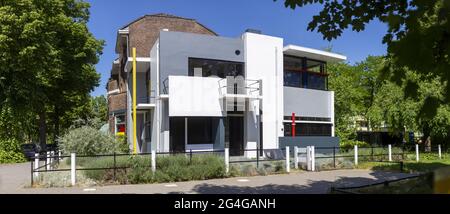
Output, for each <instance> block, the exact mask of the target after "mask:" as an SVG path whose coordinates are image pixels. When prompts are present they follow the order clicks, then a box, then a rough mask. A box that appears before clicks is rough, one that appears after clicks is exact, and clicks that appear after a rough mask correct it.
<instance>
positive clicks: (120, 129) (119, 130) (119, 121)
mask: <svg viewBox="0 0 450 214" xmlns="http://www.w3.org/2000/svg"><path fill="white" fill-rule="evenodd" d="M114 120H115V124H116V125H115V134H119V135H120V134H125V114H116V115H115V118H114Z"/></svg>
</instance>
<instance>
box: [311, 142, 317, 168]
mask: <svg viewBox="0 0 450 214" xmlns="http://www.w3.org/2000/svg"><path fill="white" fill-rule="evenodd" d="M311 170H312V171H313V172H314V171H316V149H315V147H314V146H311Z"/></svg>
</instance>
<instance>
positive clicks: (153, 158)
mask: <svg viewBox="0 0 450 214" xmlns="http://www.w3.org/2000/svg"><path fill="white" fill-rule="evenodd" d="M152 172H153V173H155V172H156V151H155V150H152Z"/></svg>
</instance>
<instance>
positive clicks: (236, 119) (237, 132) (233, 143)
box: [228, 116, 244, 156]
mask: <svg viewBox="0 0 450 214" xmlns="http://www.w3.org/2000/svg"><path fill="white" fill-rule="evenodd" d="M228 132H229V135H228V136H229V142H230V144H229V148H230V155H232V156H241V155H244V117H240V116H230V117H228Z"/></svg>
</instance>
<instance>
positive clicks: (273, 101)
mask: <svg viewBox="0 0 450 214" xmlns="http://www.w3.org/2000/svg"><path fill="white" fill-rule="evenodd" d="M136 48H139V47H136ZM342 60H346V57H345V56H342V55H339V54H335V53H330V52H326V51H321V50H315V49H310V48H305V47H300V46H296V45H286V46H285V45H284V44H283V39H282V38H278V37H273V36H268V35H263V34H260V33H257V32H256V33H255V32H245V33H244V34H242V36H240V37H239V38H226V37H219V36H210V35H202V34H193V33H184V32H172V31H168V30H162V31H161V32H160V34H159V38H158V39H157V40H156V42H155V44H154V45H153V48H152V49H151V52H150V57H149V58H142V59H137V74H138V75H137V76H138V80H137V83H136V88H137V94H138V96H137V97H150V98H149V99H144V100H137V106H136V109H137V110H136V111H137V119H136V123H137V125H136V127H137V128H136V129H137V130H136V135H137V136H136V137H137V150H138V152H150V151H151V150H156V151H157V152H177V151H189V150H193V151H195V150H221V149H224V148H229V149H230V155H235V156H240V155H252V154H253V155H255V154H256V152H245V151H244V150H245V149H256V148H262V149H277V148H280V147H284V146H287V145H292V146H301V145H324V144H329V145H330V146H332V145H335V144H336V143H337V142H338V139H337V138H335V137H334V94H333V92H332V91H328V88H327V87H328V86H327V85H328V84H327V73H326V64H327V63H329V62H338V61H342ZM127 66H131V65H127ZM128 72H131V69H129V70H128ZM146 73H147V74H146ZM131 80H132V78H128V88H129V90H128V95H127V105H128V108H127V117H126V118H127V120H128V121H127V123H128V124H132V123H133V117H132V110H133V108H132V103H133V102H132V94H131V92H132V90H131V89H132V81H131ZM128 127H129V128H127V139H128V140H129V142H130V147H132V146H133V143H132V139H133V137H132V135H133V133H134V132H133V127H132V126H128Z"/></svg>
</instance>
